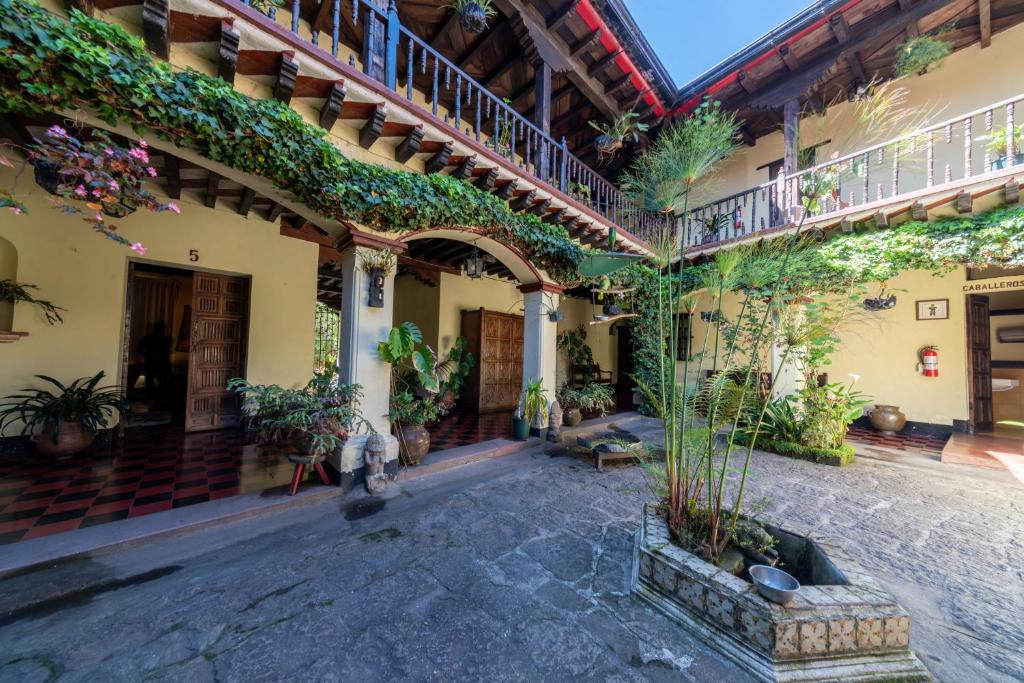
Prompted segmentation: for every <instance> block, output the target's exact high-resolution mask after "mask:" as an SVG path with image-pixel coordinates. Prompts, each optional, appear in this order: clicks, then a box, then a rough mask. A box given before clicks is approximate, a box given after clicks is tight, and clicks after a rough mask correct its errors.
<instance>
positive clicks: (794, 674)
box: [633, 505, 931, 681]
mask: <svg viewBox="0 0 1024 683" xmlns="http://www.w3.org/2000/svg"><path fill="white" fill-rule="evenodd" d="M766 528H767V529H768V531H769V532H771V533H772V534H773V535H774V536H776V537H777V538H780V539H781V540H780V549H781V546H783V545H786V544H808V545H806V546H805V547H806V550H807V556H808V557H809V563H810V566H811V571H812V572H813V574H814V576H815V579H816V581H815V583H818V584H822V583H829V584H833V585H812V586H804V587H803V588H801V589H800V593H799V597H798V598H797V599H796V600H794V601H793V602H792V603H791V604H789V605H786V606H785V607H783V606H781V605H777V604H775V603H772V602H769V601H768V600H765V599H764V598H762V597H761V596H760V595H759V594H758V593H757V591H756V589H755V588H754V587H753V586H752V585H751V584H749V583H747V582H746V581H743V580H742V579H739V578H737V577H735V576H733V575H731V574H729V573H728V572H723V571H721V570H719V569H718V568H717V567H716V566H714V565H712V564H710V563H708V562H705V561H704V560H703V559H701V558H699V557H697V556H696V555H693V554H691V553H688V552H686V551H685V550H683V549H682V548H679V547H678V546H676V545H674V544H672V543H670V542H669V531H668V525H667V524H666V522H665V519H664V517H662V516H661V515H660V514H658V513H657V512H656V509H655V508H654V507H653V506H650V505H648V506H647V507H646V508H645V510H644V523H643V528H641V530H640V531H638V532H637V539H636V547H635V550H634V554H633V555H634V557H633V591H634V592H635V593H636V594H638V595H639V596H641V597H642V598H644V599H645V600H647V601H648V602H650V603H651V604H652V605H654V606H655V607H657V608H658V609H660V610H661V611H663V612H665V613H666V614H667V615H668V616H669V617H671V618H672V619H674V620H675V621H678V622H679V623H680V624H682V625H683V626H685V627H686V628H687V629H688V630H689V631H691V632H692V633H693V634H694V635H696V636H698V637H699V638H701V639H702V640H703V641H704V642H705V643H707V644H708V645H709V646H710V647H712V648H714V649H716V650H717V651H719V652H720V653H721V654H723V655H724V656H726V657H728V658H729V659H731V660H733V661H734V662H736V663H737V664H738V665H740V666H742V667H744V668H746V669H748V670H749V671H750V672H751V673H753V674H754V675H755V676H757V677H758V678H760V679H762V680H765V681H835V680H843V681H928V680H931V677H930V676H929V674H928V671H927V670H926V669H925V668H924V665H922V664H921V662H920V661H919V660H918V659H917V657H916V656H915V655H914V653H913V652H911V650H910V647H909V645H910V615H908V614H907V612H906V611H905V610H904V609H903V608H902V607H900V606H899V605H898V604H896V602H895V600H893V599H892V598H891V597H890V596H889V595H888V594H886V592H885V591H884V590H882V589H881V588H880V587H879V586H878V585H877V584H876V583H875V581H874V580H873V579H872V578H871V577H870V576H868V575H867V574H866V573H865V572H864V570H863V569H861V568H860V566H859V565H857V564H856V563H855V562H854V561H853V560H851V559H850V558H849V557H847V556H846V555H845V554H843V552H842V551H841V550H840V549H839V548H837V547H835V546H833V545H830V544H826V543H823V542H820V541H813V540H811V539H809V538H808V537H807V534H806V533H805V531H804V530H803V529H800V528H796V525H790V524H787V528H786V530H785V531H783V530H781V529H778V528H775V527H770V526H768V527H766ZM783 555H785V553H783Z"/></svg>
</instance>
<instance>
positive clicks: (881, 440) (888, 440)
mask: <svg viewBox="0 0 1024 683" xmlns="http://www.w3.org/2000/svg"><path fill="white" fill-rule="evenodd" d="M846 438H847V439H849V440H850V441H855V442H858V443H862V444H866V445H868V446H881V447H884V448H895V449H896V450H900V451H917V452H920V453H926V454H928V455H939V454H941V453H942V448H943V447H944V446H945V445H946V441H947V440H946V439H939V438H936V437H933V436H923V435H920V434H894V435H892V436H889V435H888V434H882V433H881V432H876V431H875V430H873V429H867V428H865V427H856V426H854V427H850V429H849V431H847V433H846Z"/></svg>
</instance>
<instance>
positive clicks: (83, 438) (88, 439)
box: [32, 422, 96, 455]
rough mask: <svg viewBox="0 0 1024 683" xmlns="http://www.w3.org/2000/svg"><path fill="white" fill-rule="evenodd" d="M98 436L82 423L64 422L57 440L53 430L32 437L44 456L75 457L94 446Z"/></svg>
mask: <svg viewBox="0 0 1024 683" xmlns="http://www.w3.org/2000/svg"><path fill="white" fill-rule="evenodd" d="M95 439H96V435H95V434H93V433H92V432H90V431H89V430H88V429H86V428H85V425H83V424H82V423H81V422H62V423H61V425H60V428H59V429H58V430H57V440H56V442H55V441H54V439H53V430H52V429H46V430H45V431H43V433H42V434H36V435H35V436H33V437H32V443H34V444H35V446H36V450H37V451H39V452H40V453H42V454H43V455H73V454H75V453H81V452H82V451H84V450H85V449H86V448H88V447H89V446H91V445H92V442H93V440H95Z"/></svg>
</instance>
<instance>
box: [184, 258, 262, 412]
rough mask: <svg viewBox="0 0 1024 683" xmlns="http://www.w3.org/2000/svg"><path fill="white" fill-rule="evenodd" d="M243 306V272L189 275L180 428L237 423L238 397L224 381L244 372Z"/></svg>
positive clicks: (245, 315) (245, 322)
mask: <svg viewBox="0 0 1024 683" xmlns="http://www.w3.org/2000/svg"><path fill="white" fill-rule="evenodd" d="M248 311H249V281H248V279H247V278H240V277H230V276H227V275H213V274H211V273H195V274H194V275H193V277H192V340H191V342H192V346H191V350H190V352H189V360H188V400H187V403H186V407H185V431H189V432H196V431H203V430H208V429H221V428H224V427H234V426H237V425H238V422H239V413H240V407H241V403H240V401H239V399H238V396H237V394H235V393H234V392H230V391H228V389H227V383H228V380H229V379H231V378H232V377H240V376H242V374H243V372H244V367H245V363H244V361H245V342H246V332H247V328H248Z"/></svg>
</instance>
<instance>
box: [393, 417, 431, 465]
mask: <svg viewBox="0 0 1024 683" xmlns="http://www.w3.org/2000/svg"><path fill="white" fill-rule="evenodd" d="M397 436H398V460H399V461H400V462H401V463H402V464H403V465H419V464H420V462H421V461H422V460H423V456H425V455H426V454H427V451H429V450H430V432H428V431H427V428H426V427H424V426H423V425H404V426H401V427H399V428H398V434H397Z"/></svg>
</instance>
